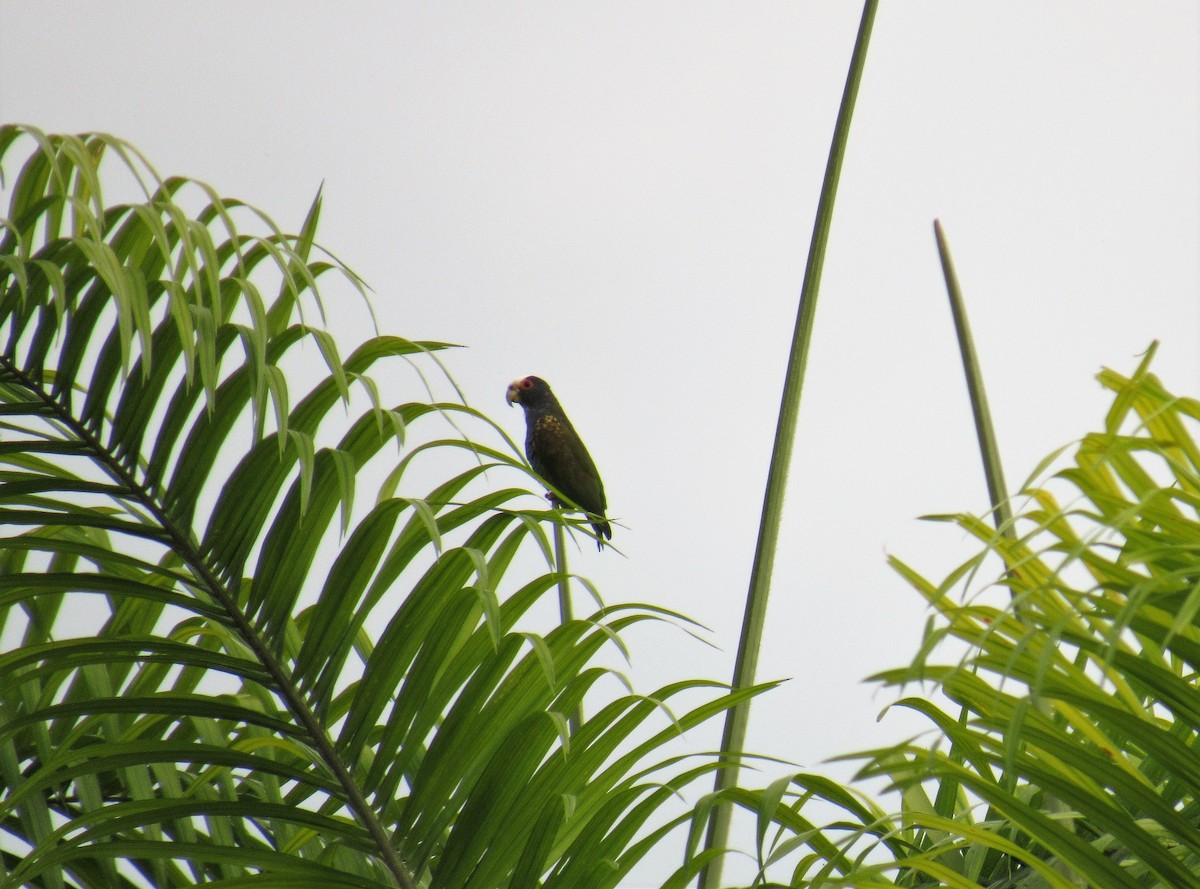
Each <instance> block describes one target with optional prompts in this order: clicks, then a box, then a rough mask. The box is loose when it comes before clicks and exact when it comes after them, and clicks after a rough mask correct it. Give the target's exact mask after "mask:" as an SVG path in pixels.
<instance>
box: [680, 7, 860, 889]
mask: <svg viewBox="0 0 1200 889" xmlns="http://www.w3.org/2000/svg"><path fill="white" fill-rule="evenodd" d="M878 5H879V3H878V0H866V3H865V5H864V6H863V14H862V20H861V22H860V24H859V28H858V37H857V39H856V40H855V43H854V53H853V55H852V57H851V59H850V71H849V73H848V74H847V76H846V86H845V89H844V90H843V92H842V104H841V107H840V108H839V109H838V117H837V124H836V125H835V126H834V130H833V141H832V144H831V145H830V148H829V160H828V162H827V163H826V166H825V181H824V183H823V184H822V186H821V197H820V200H819V201H818V203H817V218H816V221H815V223H814V225H813V235H812V240H811V242H810V244H809V249H808V263H807V265H806V266H805V269H804V283H803V286H802V287H801V290H800V306H799V308H798V310H797V313H796V327H795V331H794V332H793V334H792V350H791V354H790V356H789V357H788V366H787V375H786V376H785V378H784V384H783V396H782V398H781V401H780V407H779V420H778V423H777V424H776V427H775V444H774V447H773V448H772V451H771V465H770V469H769V470H768V473H767V487H766V491H765V492H764V494H763V507H762V517H761V519H760V520H759V527H758V542H757V544H756V546H755V551H754V565H753V568H752V569H751V572H750V588H749V591H748V592H747V595H746V611H745V615H744V616H743V618H742V635H741V639H740V640H739V642H738V653H737V660H736V662H735V664H734V669H733V687H734V688H735V689H743V688H748V687H750V686H751V685H753V684H754V676H755V673H756V671H757V669H758V652H759V648H760V647H761V644H762V631H763V624H764V623H765V620H766V615H767V597H768V594H769V592H770V586H771V573H772V569H773V568H774V565H775V550H776V547H777V543H778V540H779V522H780V517H781V516H782V514H783V495H784V489H785V487H786V483H787V473H788V467H789V465H790V464H791V458H792V445H793V443H794V441H795V437H796V420H797V418H798V417H799V415H800V392H801V390H802V389H803V386H804V369H805V365H806V364H807V363H808V350H809V342H810V341H811V340H812V328H813V318H814V316H815V313H816V309H817V292H818V290H819V288H820V283H821V270H822V268H823V266H824V264H825V248H826V245H827V244H828V242H829V229H830V226H831V224H832V221H833V205H834V200H835V198H836V197H837V187H838V180H839V179H840V177H841V172H842V161H843V158H844V157H845V154H846V143H847V141H848V140H849V137H850V121H851V118H852V117H853V115H854V102H855V100H856V99H857V97H858V87H859V84H860V83H861V81H862V73H863V68H864V67H865V65H866V60H867V45H868V44H869V43H870V40H871V27H872V25H873V24H874V21H875V11H876V8H877V7H878ZM749 720H750V703H749V701H745V702H743V703H741V704H738V705H737V706H735V707H734V708H733V709H731V710H730V711H728V713H726V716H725V730H724V733H723V734H722V738H721V756H722V758H723V760H724V765H723V767H722V768H721V769H719V770H718V771H717V777H716V786H715V788H714V790H715V792H716V793H718V794H720V793H723V792H724V791H726V790H728V789H730V788H732V787H734V786H735V785H736V784H737V777H738V771H739V769H740V759H741V755H742V750H743V748H744V747H745V742H746V726H747V724H748V723H749ZM731 816H732V809H731V806H730V805H729V804H728V803H720V804H718V805H717V806H715V807H714V808H713V813H712V818H711V820H710V821H709V824H708V833H707V836H706V837H705V849H706V850H715V849H724V848H725V847H726V846H728V844H729V823H730V818H731ZM721 863H722V858H721V856H717V857H715V858H714V859H713V860H712V862H711V863H710V864H709V865H707V866H706V867H705V868H704V870H703V871H701V873H700V880H699V885H700V886H702V887H704V889H716V887H717V886H718V884H719V883H720V881H721Z"/></svg>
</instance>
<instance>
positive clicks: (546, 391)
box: [504, 377, 558, 411]
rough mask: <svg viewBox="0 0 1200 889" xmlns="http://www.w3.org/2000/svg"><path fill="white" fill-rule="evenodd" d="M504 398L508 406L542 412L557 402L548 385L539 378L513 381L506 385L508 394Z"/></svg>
mask: <svg viewBox="0 0 1200 889" xmlns="http://www.w3.org/2000/svg"><path fill="white" fill-rule="evenodd" d="M504 397H505V399H506V400H507V401H508V403H509V404H510V405H511V404H519V405H521V407H523V408H525V409H526V410H531V411H538V410H542V409H544V408H547V407H550V406H551V405H553V404H556V403H557V401H558V399H556V398H555V397H554V393H553V392H551V391H550V384H549V383H547V382H546V381H545V380H543V379H542V378H541V377H525V378H523V379H520V380H514V381H513V382H511V383H509V384H508V392H507V393H506V394H505V396H504Z"/></svg>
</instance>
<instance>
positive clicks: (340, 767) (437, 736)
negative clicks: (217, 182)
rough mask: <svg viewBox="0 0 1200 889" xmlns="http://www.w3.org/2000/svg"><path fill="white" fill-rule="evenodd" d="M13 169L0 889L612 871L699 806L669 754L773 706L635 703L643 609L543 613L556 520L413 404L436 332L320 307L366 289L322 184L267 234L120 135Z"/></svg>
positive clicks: (477, 881)
mask: <svg viewBox="0 0 1200 889" xmlns="http://www.w3.org/2000/svg"><path fill="white" fill-rule="evenodd" d="M114 156H115V157H114ZM105 158H108V159H110V161H111V160H116V161H117V163H116V166H115V169H116V171H117V172H118V173H121V174H122V175H124V176H125V177H126V178H129V176H130V174H132V177H133V180H134V181H135V182H136V184H137V186H138V187H140V188H141V191H142V196H141V197H140V198H139V199H137V200H135V201H134V202H132V203H126V204H116V205H109V204H107V203H106V202H105V201H104V199H103V192H102V186H101V182H102V178H104V177H103V176H102V170H101V161H102V159H105ZM0 162H2V163H3V164H4V166H3V167H2V169H3V171H4V175H5V185H6V187H7V189H8V192H9V210H8V216H7V219H5V220H4V222H3V227H2V228H0V525H2V526H3V527H2V529H0V634H2V635H0V640H2V645H0V886H5V887H7V886H45V887H54V889H57V887H65V886H73V885H74V886H87V887H126V886H138V885H154V886H186V885H194V884H197V883H206V884H208V883H211V884H214V885H221V886H229V887H232V886H243V885H255V886H268V885H269V886H289V885H296V886H313V885H324V886H355V887H366V886H383V885H402V886H418V885H419V886H429V887H487V889H493V887H499V886H507V885H512V886H522V887H524V886H533V885H537V884H538V882H539V881H541V885H544V886H547V887H570V889H578V887H591V886H595V887H608V886H615V885H617V884H618V882H619V881H620V879H621V878H622V876H623V875H624V874H626V873H627V872H628V870H629V868H630V867H632V866H633V865H634V864H635V863H636V862H637V861H638V859H640V858H641V857H642V856H644V855H645V853H646V852H647V851H648V850H649V849H650V848H651V847H652V846H653V845H654V844H655V843H656V842H657V841H659V840H660V839H661V838H662V837H663V836H664V835H665V834H666V833H667V832H668V831H669V830H670V829H671V828H672V827H673V826H674V825H676V824H680V823H683V822H686V821H687V819H688V814H687V813H684V814H683V815H678V814H675V815H673V816H671V815H667V814H664V813H666V812H668V811H671V810H668V809H666V808H664V806H665V804H667V803H671V802H672V797H673V795H674V794H675V792H677V791H678V790H680V789H683V788H686V787H687V786H688V785H690V784H692V783H693V782H695V781H696V780H697V779H700V778H706V777H707V778H711V774H712V769H713V768H714V767H715V761H714V759H713V758H711V757H697V758H679V757H674V756H670V755H668V754H669V750H664V749H663V748H664V747H665V746H666V745H669V744H670V742H671V741H672V740H674V739H675V738H677V737H678V736H679V733H680V731H681V730H685V729H688V728H691V727H693V726H695V725H697V724H699V723H701V722H703V721H705V720H708V719H712V718H715V717H717V716H719V715H721V714H722V713H723V712H724V710H725V709H727V708H728V707H729V706H731V705H732V704H734V703H736V702H737V701H739V700H742V699H744V698H746V697H748V696H750V695H753V694H756V693H758V691H760V690H761V689H750V690H746V691H743V692H738V693H737V694H732V695H730V694H728V693H727V690H726V689H725V688H723V687H721V686H719V685H716V684H714V683H706V682H685V683H680V684H678V685H674V686H670V687H667V688H663V689H660V690H659V691H658V692H656V693H654V694H652V695H635V694H633V693H626V692H624V691H623V690H622V689H621V684H620V683H619V682H613V681H612V680H611V678H609V674H610V673H611V671H610V670H608V669H605V668H602V667H600V666H598V663H599V662H598V661H597V655H598V652H600V650H601V648H602V647H604V646H606V645H609V644H612V643H613V642H614V640H617V644H618V645H619V635H617V634H619V633H620V631H621V630H622V629H623V628H624V627H626V626H628V625H630V624H632V623H634V622H638V621H645V620H659V619H664V618H666V619H678V616H673V615H668V614H665V613H663V612H661V611H659V610H657V609H653V608H651V607H648V606H621V607H609V608H604V609H602V610H600V611H598V612H597V613H595V614H593V615H591V616H590V617H589V618H587V619H581V620H570V621H566V622H564V623H562V624H561V625H559V626H550V627H549V628H546V627H545V621H544V620H543V621H542V622H541V623H540V624H539V623H538V622H537V621H536V620H534V619H533V617H532V612H535V611H536V610H537V606H539V603H541V602H542V600H543V599H547V600H548V602H549V603H553V600H554V596H555V593H556V591H557V589H558V584H559V582H560V580H561V577H560V574H559V572H558V570H557V569H556V566H555V564H554V562H553V553H552V549H551V546H550V543H549V536H548V535H547V533H546V530H545V526H546V523H548V522H549V523H553V522H563V521H566V520H564V519H563V518H562V517H561V515H560V514H559V513H558V512H557V511H555V510H549V509H545V508H540V509H539V508H533V509H529V508H522V503H525V504H540V505H542V506H543V507H544V503H543V501H542V499H541V497H540V496H537V494H533V495H531V494H530V492H529V490H527V487H526V486H528V485H532V484H533V482H532V479H531V478H530V477H529V476H527V475H524V474H523V473H527V469H526V467H525V464H524V462H523V461H522V460H521V458H520V456H519V450H518V449H517V447H516V446H515V445H514V444H513V443H512V442H511V441H509V440H508V439H507V437H506V436H504V435H503V433H502V432H500V430H499V429H498V428H497V427H495V426H494V425H493V424H491V423H490V421H488V420H487V418H486V417H484V416H482V415H481V414H479V413H478V412H476V411H474V410H471V409H470V408H467V407H465V406H463V405H461V404H451V403H447V404H440V403H433V402H430V401H426V400H424V397H425V392H426V391H427V390H426V388H425V386H424V385H423V384H421V383H420V381H419V380H418V379H417V377H416V375H415V374H413V373H412V371H413V370H414V369H415V370H416V371H417V373H420V372H421V371H422V369H429V370H431V371H434V372H436V370H435V369H436V367H437V365H436V362H434V361H432V360H431V359H430V357H429V353H432V352H434V351H437V350H440V349H443V348H444V344H441V343H429V342H425V343H421V342H412V341H408V340H404V339H401V338H399V337H395V336H377V337H375V338H373V339H371V340H369V341H368V342H365V343H363V344H362V345H360V346H359V347H358V348H357V349H356V350H355V351H354V352H353V353H352V354H350V355H349V357H347V358H344V359H343V358H342V357H341V356H340V354H339V351H338V348H337V346H336V345H335V343H334V340H333V338H332V337H331V336H330V335H329V334H328V333H327V332H326V331H325V330H324V329H323V328H321V327H318V326H314V324H313V323H312V320H313V319H314V318H322V317H323V316H324V309H323V307H322V298H323V297H322V296H321V295H320V293H319V290H318V282H320V283H321V287H322V288H326V289H327V288H328V287H329V286H330V284H331V282H332V286H334V287H340V288H342V290H346V291H348V292H349V295H350V296H351V297H354V290H355V288H360V289H361V285H360V282H359V281H358V280H357V278H355V276H354V275H353V273H351V272H350V271H349V270H348V269H346V268H345V267H344V266H342V265H341V264H340V263H338V262H337V261H335V260H332V259H326V258H315V256H316V254H317V252H318V251H317V250H316V248H315V247H314V232H315V228H316V223H317V218H318V215H319V211H320V199H319V198H318V200H317V201H316V202H315V203H314V204H313V207H312V210H311V212H310V214H309V216H308V218H307V219H306V220H305V223H304V225H303V227H302V228H301V230H300V232H299V234H297V235H287V234H284V233H283V232H282V231H281V230H280V229H279V228H278V227H277V226H276V225H275V224H274V223H273V222H272V221H271V220H270V219H269V218H268V217H267V216H266V215H264V214H262V213H260V212H258V211H255V210H252V209H251V208H248V207H245V206H243V205H241V204H239V203H238V202H236V201H232V200H228V199H222V198H220V197H218V195H217V193H216V192H215V191H213V190H212V189H210V188H208V187H207V186H204V185H203V184H201V183H197V182H193V181H189V180H183V179H162V178H160V177H159V176H158V175H157V173H155V172H154V170H153V168H152V167H151V166H150V165H149V164H148V163H147V162H146V161H145V160H144V159H142V158H141V157H140V156H139V155H137V153H136V151H135V150H134V149H133V148H131V147H130V146H129V145H127V144H125V143H123V142H121V141H119V140H117V139H114V138H111V137H107V136H100V135H88V136H83V137H62V136H46V135H45V134H43V133H41V132H39V131H37V130H35V129H32V128H24V127H12V126H8V127H4V128H0ZM111 168H112V167H111V164H110V165H109V166H106V167H105V168H104V169H105V170H109V169H111ZM104 175H105V176H107V175H108V174H107V173H105V174H104ZM189 208H190V209H189ZM326 299H327V297H326ZM306 319H307V320H306ZM300 353H303V355H305V356H308V357H307V359H297V355H299V354H300ZM315 356H319V361H318V362H314V361H313V358H314V357H315ZM320 363H323V365H324V369H323V371H322V372H321V373H318V374H316V376H315V377H314V379H313V381H312V382H311V384H308V385H305V384H303V380H304V374H303V373H297V368H298V367H299V368H301V369H303V370H308V371H309V372H310V375H311V370H312V367H313V365H314V364H320ZM380 369H383V370H384V371H386V372H387V373H388V374H389V375H390V376H389V382H394V381H395V380H396V379H397V378H402V377H406V376H411V377H413V379H414V382H416V383H417V385H416V386H415V388H416V389H417V391H419V392H420V393H421V396H420V397H419V398H417V399H415V400H408V401H404V402H403V403H401V404H399V405H397V406H394V407H388V406H386V405H385V404H382V403H381V396H380V394H379V393H380V392H381V391H382V387H380V386H378V385H377V384H376V382H374V381H372V379H371V378H370V377H368V376H367V374H368V371H372V370H374V371H375V372H376V373H380ZM396 371H399V373H396ZM297 380H300V381H301V383H300V384H299V386H300V388H299V391H297V387H298V383H297ZM360 403H362V404H365V405H366V409H365V410H363V411H362V413H361V414H356V413H355V412H356V411H357V410H358V407H357V405H359V404H360ZM348 408H349V410H348ZM447 419H450V420H451V421H453V422H451V423H450V424H449V425H448V424H447V423H446V420H447ZM459 425H462V426H464V427H469V428H471V429H475V430H482V432H480V433H479V436H478V437H479V440H478V441H474V440H471V439H469V438H467V437H466V436H464V435H460V434H459V433H457V432H454V431H451V432H450V434H447V430H449V429H451V427H452V426H453V427H454V428H458V426H459ZM489 442H490V443H489ZM397 447H399V448H400V456H399V457H398V458H396V460H395V461H394V462H395V469H394V470H393V471H392V473H391V474H390V475H389V476H388V478H387V480H386V481H385V482H384V483H383V485H382V491H381V493H380V495H379V497H378V498H377V500H375V501H374V503H373V504H372V503H371V502H370V501H365V502H364V499H363V496H362V488H363V484H362V473H363V472H364V469H365V468H366V467H367V465H368V463H369V462H371V461H372V459H373V458H376V457H377V456H379V457H380V459H382V460H383V461H384V462H387V451H386V450H385V448H390V449H392V450H393V452H394V451H395V449H396V448H397ZM439 454H440V455H442V456H443V458H444V459H443V460H442V462H443V463H445V464H447V465H460V464H462V463H464V462H465V463H466V468H465V469H464V468H461V465H460V468H459V469H456V470H454V471H452V472H450V473H447V474H441V475H439V474H432V475H431V474H430V473H429V472H428V471H427V470H424V469H423V467H424V466H425V465H426V464H425V463H424V462H423V461H424V460H425V459H426V458H427V457H430V456H432V457H436V456H437V455H439ZM454 458H458V463H457V464H455V463H454ZM435 462H436V461H435ZM378 463H379V461H378V460H377V461H376V466H378ZM438 465H441V464H438ZM489 470H490V473H489V475H488V477H487V478H485V473H486V472H488V471H489ZM506 475H507V476H510V477H513V478H515V479H517V480H518V482H520V484H519V485H518V486H516V487H508V488H503V489H499V490H497V489H496V488H495V487H494V484H492V479H494V478H495V477H496V476H500V477H503V476H506ZM404 488H414V489H416V491H417V493H416V494H412V493H410V494H409V495H408V496H399V495H397V494H396V492H397V491H398V490H402V489H404ZM330 544H332V546H334V549H333V550H332V553H333V555H332V556H329V557H326V556H324V555H322V553H324V552H325V550H323V549H322V546H323V545H330ZM522 550H527V551H528V552H529V555H532V556H533V557H534V559H533V561H534V564H535V565H536V564H548V566H549V568H548V570H547V571H546V572H545V573H541V574H538V573H537V572H536V571H534V572H530V571H529V570H528V568H527V567H526V568H519V567H516V566H520V565H526V566H527V565H528V564H529V563H530V559H529V558H524V559H522V558H518V555H519V554H520V552H521V551H522ZM542 554H545V556H544V557H543V556H542ZM543 610H545V609H543ZM614 689H616V691H615V692H614V691H613V690H614ZM585 695H586V696H587V704H588V706H587V708H586V710H587V711H589V713H590V715H588V716H587V717H586V718H585V719H584V720H583V721H582V723H581V724H579V725H578V727H577V728H576V729H575V730H574V731H572V730H571V729H569V727H568V720H567V718H566V717H567V715H568V714H575V713H577V712H578V711H579V705H580V702H581V701H582V700H583V699H584V697H585ZM681 699H682V700H684V701H685V703H684V705H682V706H683V709H682V710H681V711H680V712H679V713H677V715H675V716H674V717H669V716H668V711H667V708H668V707H669V706H678V705H677V702H678V701H679V700H681ZM675 811H678V810H677V808H676V810H675Z"/></svg>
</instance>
